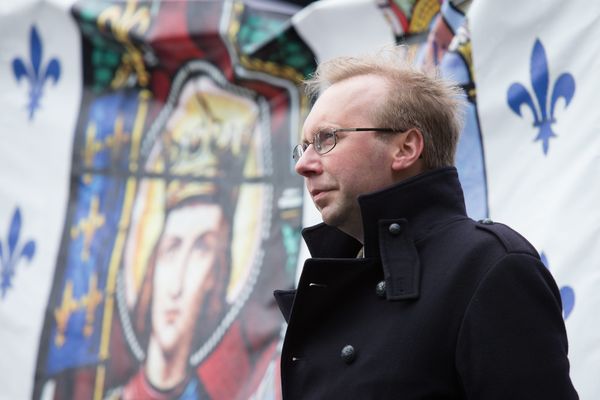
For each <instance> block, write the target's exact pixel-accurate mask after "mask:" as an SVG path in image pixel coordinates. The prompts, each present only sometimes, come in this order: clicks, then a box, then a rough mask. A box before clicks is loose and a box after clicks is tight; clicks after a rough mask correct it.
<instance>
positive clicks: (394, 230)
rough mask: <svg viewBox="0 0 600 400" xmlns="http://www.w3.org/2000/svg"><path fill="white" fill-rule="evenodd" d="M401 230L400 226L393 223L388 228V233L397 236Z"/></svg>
mask: <svg viewBox="0 0 600 400" xmlns="http://www.w3.org/2000/svg"><path fill="white" fill-rule="evenodd" d="M401 230H402V227H401V226H400V224H397V223H395V222H394V223H393V224H391V225H390V227H389V228H388V231H390V233H391V234H392V235H397V234H399V233H400V231H401Z"/></svg>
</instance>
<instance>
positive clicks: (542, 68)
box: [508, 39, 575, 155]
mask: <svg viewBox="0 0 600 400" xmlns="http://www.w3.org/2000/svg"><path fill="white" fill-rule="evenodd" d="M530 73H531V85H532V86H533V90H534V92H535V97H536V99H537V101H538V105H539V112H538V110H537V109H536V107H535V104H534V103H533V99H532V98H531V95H530V94H529V92H528V91H527V89H526V88H525V86H523V85H522V84H520V83H518V82H517V83H513V84H512V85H510V87H509V88H508V105H509V106H510V108H511V109H512V110H513V111H514V112H515V113H516V114H517V115H519V116H520V117H521V116H522V115H521V106H522V105H526V106H528V107H529V108H530V109H531V112H532V114H533V126H534V127H536V128H538V135H537V136H536V138H535V140H534V141H541V142H542V149H543V151H544V155H546V154H548V147H549V142H550V139H551V138H553V137H556V134H555V133H554V132H553V131H552V124H553V123H555V122H556V119H555V118H554V110H555V108H554V107H555V106H556V103H557V101H558V99H560V98H561V97H562V98H563V99H564V100H565V107H567V106H568V105H569V103H570V102H571V99H572V98H573V94H574V93H575V79H573V75H571V74H569V73H568V72H565V73H563V74H561V75H560V76H559V77H558V79H557V80H556V81H555V82H554V87H553V88H552V94H551V96H550V104H549V106H550V112H549V113H548V86H549V80H550V79H549V72H548V60H547V58H546V51H545V50H544V46H543V45H542V42H540V40H539V39H536V41H535V44H534V45H533V51H532V52H531V70H530Z"/></svg>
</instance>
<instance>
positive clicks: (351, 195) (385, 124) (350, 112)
mask: <svg viewBox="0 0 600 400" xmlns="http://www.w3.org/2000/svg"><path fill="white" fill-rule="evenodd" d="M403 50H404V49H403V48H395V49H386V50H385V51H382V52H380V53H378V54H375V55H372V56H367V57H362V58H353V57H342V58H336V59H333V60H331V61H328V62H326V63H323V64H321V65H320V66H319V68H318V69H317V71H316V73H315V75H314V77H313V78H312V79H310V80H309V81H308V82H307V88H308V90H309V92H311V93H312V94H316V93H317V92H319V91H320V90H321V91H322V92H321V95H320V97H319V98H318V99H317V101H316V102H315V104H314V106H313V108H312V110H311V112H310V114H309V116H308V117H307V119H306V121H305V124H304V128H303V132H302V143H304V144H305V145H307V144H310V143H312V142H313V141H314V138H315V134H316V133H317V132H319V131H323V129H326V128H327V129H329V128H389V129H391V131H392V132H381V131H375V130H373V131H365V132H348V131H339V132H336V133H335V134H334V135H333V137H332V135H329V136H328V139H327V140H328V141H329V142H328V143H329V146H327V148H325V149H318V148H315V146H314V145H309V146H308V147H306V149H305V152H304V153H303V154H301V157H300V158H299V160H298V162H297V164H296V171H297V172H298V173H299V174H300V175H302V176H304V177H305V178H306V184H307V188H308V190H309V192H310V193H311V196H312V198H313V201H314V202H315V205H316V206H317V208H318V209H319V211H320V212H321V215H322V217H323V221H324V222H325V223H327V224H329V225H332V226H336V227H338V228H340V229H341V230H342V231H344V232H346V233H348V234H350V235H352V236H354V237H356V238H357V239H359V240H362V221H361V214H360V210H359V208H358V203H357V197H358V196H359V195H361V194H363V193H368V192H372V191H376V190H379V189H382V188H384V187H386V186H390V185H392V184H394V183H395V182H398V181H400V180H402V179H405V178H407V177H410V176H413V175H416V174H418V173H420V172H423V171H424V170H427V169H433V168H439V167H444V166H451V165H453V163H454V153H455V150H456V143H457V141H458V135H459V133H460V130H461V120H462V108H461V105H462V101H463V100H462V96H461V94H460V92H459V90H458V89H457V88H456V87H455V86H452V85H450V84H449V83H447V82H446V81H444V80H441V79H439V78H437V77H432V76H428V75H426V74H425V73H423V72H421V71H419V70H418V69H416V68H415V67H413V66H411V64H409V63H408V62H407V61H406V59H405V58H404V55H403V53H404V51H403ZM320 137H321V138H324V137H325V136H324V135H323V134H321V135H320ZM331 144H334V145H335V148H333V149H331V150H330V148H331ZM327 150H329V151H328V152H325V151H327ZM319 153H321V154H319Z"/></svg>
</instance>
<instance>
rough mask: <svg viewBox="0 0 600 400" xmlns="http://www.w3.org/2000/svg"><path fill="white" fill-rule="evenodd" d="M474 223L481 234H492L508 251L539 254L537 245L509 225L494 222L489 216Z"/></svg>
mask: <svg viewBox="0 0 600 400" xmlns="http://www.w3.org/2000/svg"><path fill="white" fill-rule="evenodd" d="M474 224H475V228H476V231H477V232H478V233H479V234H481V235H484V236H491V238H492V239H493V240H494V241H496V242H497V243H498V244H500V245H501V246H502V247H503V248H504V250H505V251H506V252H507V253H525V254H530V255H533V256H536V257H537V256H538V253H537V251H536V250H535V247H533V245H532V244H531V243H530V242H529V241H528V240H527V239H525V238H524V237H523V236H522V235H521V234H520V233H518V232H517V231H515V230H514V229H512V228H510V227H509V226H507V225H505V224H502V223H498V222H494V221H492V220H491V219H488V218H486V219H482V220H479V221H477V222H475V223H474Z"/></svg>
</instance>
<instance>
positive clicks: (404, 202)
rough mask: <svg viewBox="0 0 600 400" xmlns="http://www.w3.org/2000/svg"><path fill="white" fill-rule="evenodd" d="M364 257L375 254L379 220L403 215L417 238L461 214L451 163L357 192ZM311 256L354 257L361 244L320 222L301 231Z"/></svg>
mask: <svg viewBox="0 0 600 400" xmlns="http://www.w3.org/2000/svg"><path fill="white" fill-rule="evenodd" d="M358 203H359V205H360V209H361V213H362V220H363V229H364V239H365V243H364V248H365V257H379V249H380V246H379V240H380V233H379V231H380V221H384V220H397V219H405V220H406V224H407V228H408V229H409V231H410V232H411V236H412V238H413V239H414V240H418V239H420V238H422V237H424V236H426V235H427V233H428V232H430V231H431V230H433V229H435V227H436V226H439V225H440V224H444V223H445V222H447V221H448V220H449V219H451V218H454V217H465V216H466V210H465V202H464V197H463V192H462V188H461V186H460V182H459V180H458V173H457V171H456V168H454V167H446V168H440V169H435V170H432V171H427V172H424V173H422V174H419V175H416V176H414V177H411V178H408V179H406V180H403V181H401V182H399V183H397V184H395V185H393V186H390V187H388V188H385V189H383V190H380V191H377V192H373V193H369V194H365V195H362V196H359V198H358ZM302 236H303V237H304V240H305V241H306V244H307V247H308V249H309V251H310V253H311V255H312V256H313V257H315V258H340V257H347V258H350V257H355V256H356V255H357V254H358V252H359V250H360V248H361V246H362V244H361V243H360V242H359V241H357V240H356V239H354V238H352V237H350V236H349V235H346V234H345V233H343V232H341V231H340V230H339V229H337V228H334V227H330V226H328V225H325V224H323V223H321V224H318V225H315V226H312V227H309V228H306V229H304V230H303V231H302Z"/></svg>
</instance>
